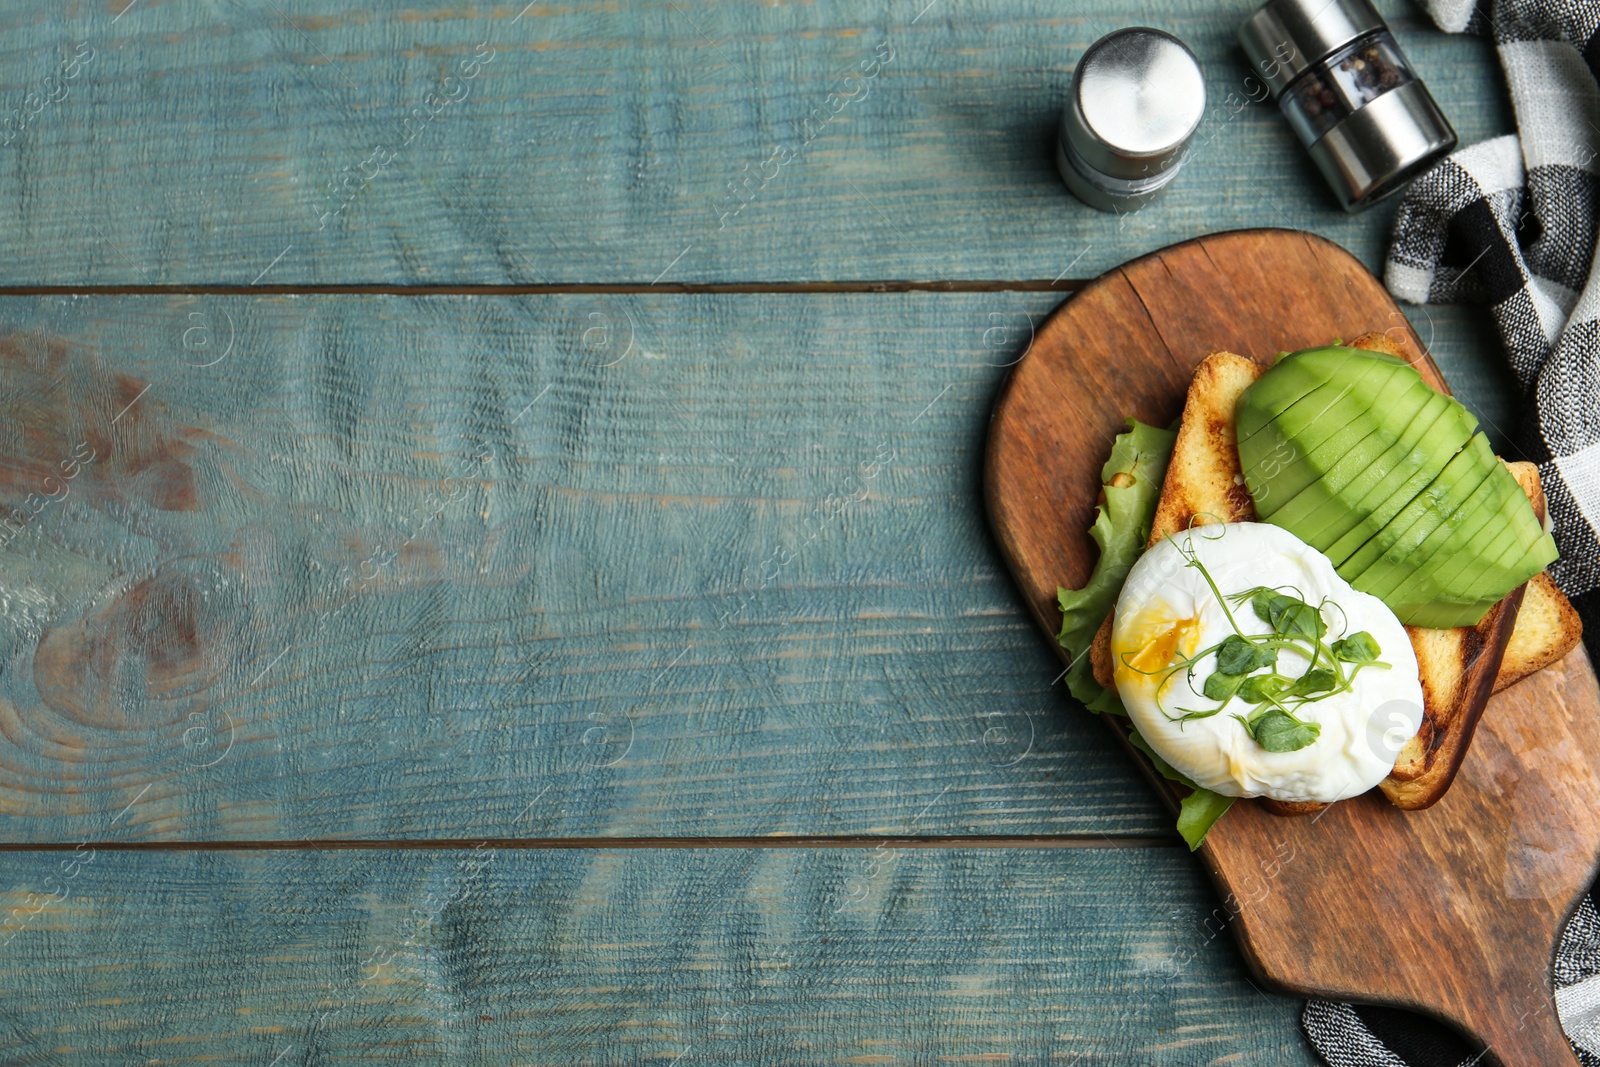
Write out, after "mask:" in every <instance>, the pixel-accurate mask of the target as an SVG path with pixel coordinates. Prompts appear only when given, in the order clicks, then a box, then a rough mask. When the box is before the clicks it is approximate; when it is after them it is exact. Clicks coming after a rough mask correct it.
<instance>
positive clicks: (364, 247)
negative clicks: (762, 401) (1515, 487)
mask: <svg viewBox="0 0 1600 1067" xmlns="http://www.w3.org/2000/svg"><path fill="white" fill-rule="evenodd" d="M1380 6H1381V7H1382V8H1383V9H1384V10H1385V12H1386V13H1387V14H1388V15H1389V16H1390V17H1391V18H1392V21H1393V24H1394V26H1395V29H1396V32H1397V33H1398V34H1399V36H1400V38H1401V40H1402V42H1403V44H1404V46H1405V47H1406V49H1407V50H1408V52H1409V53H1410V55H1411V56H1412V58H1413V59H1414V60H1415V62H1416V64H1417V66H1418V68H1419V70H1420V71H1421V72H1422V74H1423V75H1424V76H1425V77H1426V79H1427V81H1428V83H1429V85H1430V86H1431V88H1432V89H1433V91H1434V93H1435V95H1436V96H1437V97H1438V98H1439V100H1440V101H1441V103H1442V104H1443V106H1444V108H1445V110H1446V111H1447V112H1448V114H1449V115H1450V117H1451V118H1452V120H1453V121H1454V122H1455V124H1456V127H1457V129H1458V130H1459V131H1460V133H1461V135H1462V137H1463V141H1464V142H1471V141H1474V140H1477V139H1480V138H1482V137H1485V136H1490V135H1493V134H1497V133H1502V132H1507V131H1508V130H1509V129H1510V128H1511V127H1510V119H1509V112H1508V108H1507V107H1506V104H1505V101H1504V99H1503V96H1504V93H1503V88H1502V79H1501V75H1500V72H1499V70H1498V68H1497V66H1496V64H1495V62H1494V58H1493V55H1492V52H1491V51H1490V49H1489V48H1488V47H1487V46H1486V45H1485V44H1483V43H1482V42H1480V41H1476V40H1463V39H1461V38H1459V37H1448V36H1446V35H1444V34H1441V33H1439V32H1437V31H1436V30H1434V29H1433V28H1432V26H1431V24H1429V23H1428V22H1427V21H1426V19H1425V18H1424V17H1422V16H1421V15H1420V13H1419V11H1418V10H1417V9H1416V8H1414V7H1413V6H1411V5H1409V4H1402V3H1400V2H1399V0H1388V2H1385V3H1383V4H1381V5H1380ZM1248 7H1249V5H1248V4H1245V3H1237V4H1224V5H1218V4H1216V3H1213V2H1211V0H1165V2H1163V3H1162V4H1160V5H1159V6H1158V7H1157V8H1150V7H1145V8H1141V9H1139V10H1138V11H1137V12H1135V11H1134V10H1133V9H1130V8H1128V7H1127V6H1126V5H1123V4H1118V3H1115V2H1113V0H1089V2H1087V3H1083V4H1078V5H1074V6H1073V7H1072V9H1071V10H1070V11H1069V10H1066V9H1063V8H1062V7H1061V5H1060V4H1058V3H1053V2H1051V0H993V2H988V3H983V4H974V3H968V2H965V0H934V2H933V3H932V4H929V3H928V2H927V0H872V2H845V0H836V2H819V3H808V4H799V5H777V6H774V5H770V4H766V3H761V4H757V3H741V4H726V3H722V4H718V3H706V2H704V0H682V2H680V0H647V2H641V3H629V4H620V5H619V4H611V3H596V2H580V3H575V4H568V5H546V4H534V5H531V6H528V7H527V8H524V7H523V4H522V2H521V0H514V2H512V3H509V4H495V5H485V6H481V7H480V6H477V5H465V6H463V5H459V4H446V3H443V2H442V0H425V2H423V3H421V4H419V5H413V6H411V7H409V8H407V9H405V10H404V11H392V12H385V11H384V10H382V9H373V8H372V7H371V5H368V4H362V3H356V2H353V0H346V2H342V3H336V4H332V5H330V4H327V3H322V2H316V0H241V2H237V3H229V4H213V5H203V4H196V3H193V2H188V3H160V2H155V0H145V2H143V3H139V2H138V0H135V2H134V3H125V2H123V0H115V2H112V3H106V2H103V0H68V2H66V3H62V4H48V5H41V4H36V3H29V2H25V0H10V2H7V3H5V4H3V5H0V99H3V100H4V101H5V108H6V109H7V110H8V111H12V112H14V113H15V114H14V118H13V119H12V121H11V124H10V125H8V126H6V127H5V128H4V129H0V158H3V159H4V165H0V202H3V203H5V204H7V205H9V206H10V207H9V210H8V211H7V213H6V219H7V221H6V222H5V224H4V225H3V227H0V284H47V283H48V284H61V283H95V284H105V283H120V284H136V285H137V284H154V283H201V284H216V283H225V282H232V283H236V284H241V285H242V284H247V283H250V282H252V280H259V281H262V282H264V283H288V284H310V283H343V282H374V283H449V282H457V283H467V282H474V283H501V282H518V283H539V282H571V281H627V282H648V281H650V280H651V279H655V278H657V277H662V278H664V279H665V280H667V281H680V282H682V281H715V280H723V281H751V280H818V279H881V278H922V279H928V278H967V279H994V278H1055V277H1057V276H1060V275H1066V276H1069V277H1091V276H1093V275H1095V274H1097V273H1099V272H1100V271H1102V270H1104V269H1106V268H1108V267H1110V266H1112V265H1114V264H1116V263H1118V262H1121V261H1123V260H1126V259H1128V258H1131V257H1133V256H1135V255H1138V254H1141V253H1143V252H1146V251H1149V250H1151V249H1153V248H1156V247H1158V246H1161V245H1164V244H1168V243H1171V242H1173V241H1176V240H1180V239H1183V238H1187V237H1191V236H1194V235H1196V234H1199V233H1205V232H1210V231H1213V230H1218V229H1227V228H1234V227H1240V226H1253V225H1284V226H1299V227H1305V228H1310V229H1314V230H1316V231H1318V232H1320V233H1322V234H1324V235H1325V236H1328V237H1331V238H1333V239H1334V240H1337V241H1339V242H1340V243H1342V244H1345V245H1347V246H1349V247H1351V248H1352V249H1353V250H1354V251H1355V252H1356V253H1357V254H1358V255H1359V256H1360V257H1361V258H1362V259H1363V260H1364V261H1366V262H1367V263H1368V264H1369V265H1372V264H1375V263H1376V262H1377V260H1378V257H1379V256H1380V255H1381V251H1382V248H1383V247H1384V245H1385V243H1386V240H1387V233H1388V228H1389V227H1388V220H1389V218H1390V216H1391V214H1392V210H1393V208H1392V205H1391V206H1388V207H1380V208H1379V209H1376V210H1374V211H1371V212H1369V213H1367V214H1365V215H1361V216H1357V217H1353V218H1352V217H1347V216H1345V215H1344V214H1343V213H1341V212H1340V211H1339V210H1338V209H1337V208H1336V207H1335V206H1334V205H1333V203H1332V200H1331V197H1330V195H1329V194H1328V193H1327V191H1326V190H1325V189H1324V188H1323V187H1322V184H1321V181H1320V179H1318V177H1317V176H1316V174H1315V172H1314V170H1313V169H1312V167H1311V166H1310V164H1309V163H1308V161H1307V160H1306V158H1305V156H1304V154H1303V153H1302V152H1301V150H1300V149H1299V147H1298V146H1297V144H1296V143H1295V141H1294V139H1293V137H1292V136H1291V134H1290V132H1289V129H1288V127H1287V126H1286V125H1285V123H1284V122H1283V121H1282V119H1281V118H1280V117H1279V116H1278V114H1277V113H1276V110H1275V109H1273V108H1272V107H1271V106H1270V105H1249V106H1243V101H1244V95H1243V92H1244V88H1245V87H1244V86H1243V84H1242V83H1243V79H1244V78H1245V77H1246V75H1247V73H1248V72H1247V70H1246V68H1245V65H1244V61H1243V59H1242V57H1241V56H1240V54H1239V52H1238V50H1237V48H1236V46H1235V44H1234V40H1233V33H1234V30H1235V28H1236V26H1237V24H1238V22H1239V20H1240V19H1241V18H1242V17H1243V16H1244V15H1245V14H1246V13H1247V10H1248ZM1132 21H1145V22H1148V23H1150V24H1152V25H1157V26H1160V27H1162V28H1165V29H1168V30H1171V31H1173V32H1175V33H1177V34H1178V35H1179V36H1181V37H1182V38H1184V39H1185V40H1186V41H1188V42H1189V43H1190V44H1191V45H1192V46H1193V47H1194V49H1195V51H1196V52H1197V54H1198V55H1199V56H1200V58H1201V60H1202V62H1203V63H1204V64H1205V67H1206V72H1207V89H1208V93H1209V94H1210V99H1211V101H1212V103H1213V105H1214V110H1213V111H1212V113H1211V116H1210V118H1208V120H1207V126H1206V127H1205V128H1204V129H1203V130H1202V132H1201V133H1200V135H1199V139H1200V141H1201V147H1200V148H1199V150H1198V152H1197V154H1196V156H1195V157H1194V159H1193V160H1192V162H1190V163H1189V164H1188V168H1189V169H1188V170H1187V171H1186V172H1185V173H1184V174H1183V175H1182V176H1181V178H1180V179H1179V180H1178V182H1177V183H1176V184H1175V186H1174V187H1173V189H1172V190H1171V192H1170V194H1169V195H1168V196H1167V197H1166V199H1165V200H1163V201H1161V202H1159V203H1158V205H1156V206H1154V207H1151V208H1150V209H1148V210H1146V211H1143V212H1140V213H1137V214H1135V215H1129V216H1122V217H1117V216H1114V215H1104V214H1100V213H1098V212H1094V211H1091V210H1089V209H1087V208H1084V207H1083V206H1081V205H1079V204H1078V203H1077V202H1076V201H1075V200H1072V199H1071V197H1070V196H1069V195H1068V194H1067V193H1066V191H1065V190H1064V188H1063V187H1062V185H1061V182H1060V180H1059V178H1058V177H1057V176H1056V174H1055V172H1054V169H1053V164H1052V162H1051V151H1052V144H1053V137H1054V119H1055V115H1056V113H1057V111H1058V110H1059V107H1060V104H1061V101H1062V99H1063V95H1064V93H1065V91H1066V87H1067V85H1068V81H1069V77H1070V72H1071V69H1072V67H1073V65H1074V64H1075V63H1076V62H1077V59H1078V57H1079V56H1080V55H1081V54H1082V52H1083V50H1084V48H1085V47H1087V45H1088V44H1089V43H1090V42H1091V41H1092V40H1094V39H1095V38H1096V37H1098V36H1099V35H1101V34H1102V33H1105V32H1107V31H1108V30H1111V29H1113V28H1116V27H1118V26H1122V25H1126V24H1128V23H1129V22H1132ZM852 76H854V79H855V80H850V81H847V80H846V79H847V78H850V77H852ZM1230 93H1232V94H1234V95H1233V96H1231V97H1230V95H1229V94H1230ZM1241 108H1242V110H1241Z"/></svg>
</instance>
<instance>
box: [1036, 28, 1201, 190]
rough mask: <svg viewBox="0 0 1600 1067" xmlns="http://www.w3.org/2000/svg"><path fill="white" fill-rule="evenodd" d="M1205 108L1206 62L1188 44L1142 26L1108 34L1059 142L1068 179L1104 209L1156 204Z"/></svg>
mask: <svg viewBox="0 0 1600 1067" xmlns="http://www.w3.org/2000/svg"><path fill="white" fill-rule="evenodd" d="M1205 108H1206V87H1205V78H1204V76H1203V74H1202V72H1201V70H1200V62H1199V60H1197V59H1195V57H1194V53H1193V52H1191V51H1189V48H1188V47H1187V46H1186V45H1185V44H1184V43H1183V42H1182V41H1180V40H1178V39H1177V38H1176V37H1174V36H1172V35H1171V34H1169V33H1164V32H1162V31H1161V30H1155V29H1150V28H1148V27H1142V26H1136V27H1131V28H1129V29H1124V30H1118V31H1116V32H1114V33H1109V34H1107V35H1106V36H1104V37H1102V38H1100V40H1098V41H1096V42H1095V43H1094V44H1092V45H1090V46H1089V49H1088V51H1086V52H1085V53H1084V55H1083V59H1082V60H1080V61H1079V63H1078V67H1077V69H1076V70H1075V71H1074V72H1073V77H1072V93H1071V98H1070V99H1069V100H1068V101H1067V104H1066V107H1064V108H1063V109H1062V113H1061V127H1060V131H1059V136H1058V137H1057V143H1056V157H1057V167H1058V169H1059V170H1060V171H1061V177H1062V180H1063V181H1065V182H1066V183H1067V186H1068V187H1069V188H1071V189H1072V190H1073V192H1074V193H1076V194H1077V195H1078V196H1079V197H1080V198H1081V199H1083V200H1085V202H1087V203H1089V204H1090V205H1091V206H1093V207H1098V208H1101V209H1102V210H1118V209H1123V208H1127V207H1133V206H1138V205H1139V204H1142V203H1144V202H1145V201H1148V200H1149V199H1150V197H1151V196H1153V195H1154V193H1155V191H1156V190H1158V189H1160V188H1161V187H1162V186H1164V185H1165V184H1166V183H1167V182H1169V181H1171V180H1172V178H1173V177H1174V176H1175V175H1176V174H1177V171H1178V168H1179V166H1181V165H1182V162H1183V157H1184V153H1185V152H1186V151H1187V149H1188V145H1189V138H1190V137H1191V136H1192V135H1193V133H1194V131H1195V129H1196V128H1197V127H1198V126H1199V125H1200V120H1201V118H1202V117H1203V116H1204V115H1205ZM1086 189H1087V190H1088V192H1087V193H1086V192H1085V191H1084V190H1086Z"/></svg>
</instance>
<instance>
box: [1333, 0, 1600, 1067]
mask: <svg viewBox="0 0 1600 1067" xmlns="http://www.w3.org/2000/svg"><path fill="white" fill-rule="evenodd" d="M1424 6H1425V7H1426V8H1427V9H1428V13H1429V14H1430V15H1432V16H1433V20H1434V21H1435V22H1436V23H1438V25H1439V28H1440V29H1442V30H1445V31H1446V32H1450V33H1461V32H1469V33H1482V34H1487V35H1489V36H1492V37H1493V39H1494V41H1495V44H1496V48H1497V50H1498V52H1499V55H1500V63H1501V66H1502V68H1503V69H1504V71H1505V75H1506V81H1507V83H1508V85H1509V87H1510V90H1511V102H1512V106H1513V108H1514V109H1515V112H1516V118H1517V130H1518V133H1517V134H1516V135H1513V136H1509V137H1498V138H1495V139H1493V140H1489V141H1484V142H1481V143H1479V144H1475V145H1472V146H1471V147H1468V148H1465V149H1462V150H1460V151H1458V152H1456V153H1455V154H1454V155H1452V156H1451V157H1450V158H1449V159H1447V160H1445V161H1444V162H1442V163H1440V164H1438V165H1437V166H1435V167H1434V168H1433V169H1432V170H1431V171H1429V172H1428V173H1426V174H1424V175H1423V176H1422V177H1421V178H1420V179H1418V180H1417V182H1416V184H1414V185H1413V186H1412V187H1411V189H1410V190H1409V191H1408V192H1407V193H1406V197H1405V200H1404V201H1403V202H1402V204H1401V206H1400V211H1399V214H1398V216H1397V217H1396V220H1395V232H1394V244H1393V247H1392V248H1391V249H1390V252H1389V260H1388V263H1387V265H1386V269H1385V281H1386V282H1387V283H1388V286H1389V289H1390V290H1391V291H1392V292H1393V293H1394V294H1395V295H1396V296H1397V297H1400V298H1401V299H1403V300H1408V301H1411V302H1413V303H1419V304H1420V303H1447V302H1451V303H1478V304H1482V305H1485V306H1487V307H1488V308H1489V310H1490V312H1491V314H1492V315H1493V317H1494V320H1495V324H1496V326H1497V327H1498V329H1499V332H1500V338H1501V340H1502V341H1503V342H1504V343H1505V349H1506V353H1507V356H1508V357H1509V359H1510V363H1511V369H1512V371H1513V373H1514V374H1515V375H1516V378H1517V381H1518V383H1519V384H1520V386H1521V388H1522V391H1523V394H1524V396H1525V398H1526V400H1527V403H1528V411H1527V413H1526V417H1525V418H1524V419H1523V428H1524V434H1523V437H1522V440H1520V441H1519V442H1518V444H1519V447H1520V448H1521V449H1522V451H1523V454H1524V458H1527V459H1530V460H1533V461H1535V462H1537V463H1538V464H1539V474H1540V477H1541V478H1542V479H1543V481H1544V490H1545V494H1546V496H1547V498H1548V499H1549V505H1550V517H1551V521H1552V522H1553V524H1554V530H1555V537H1556V544H1557V546H1558V547H1559V548H1560V549H1561V559H1560V560H1559V561H1558V562H1557V563H1555V564H1554V565H1553V566H1552V567H1551V570H1550V573H1551V575H1552V576H1553V577H1554V578H1555V580H1556V581H1557V583H1559V584H1560V586H1561V588H1562V589H1563V590H1564V591H1565V592H1566V593H1567V595H1568V596H1569V597H1571V598H1572V600H1573V603H1574V604H1575V605H1577V607H1578V610H1579V613H1580V614H1582V615H1583V618H1584V631H1585V641H1586V643H1587V645H1588V648H1589V652H1590V656H1591V658H1593V659H1594V660H1595V661H1596V662H1600V271H1591V267H1592V266H1593V265H1594V263H1595V258H1596V257H1595V240H1596V223H1597V214H1600V163H1597V161H1596V160H1597V156H1600V83H1597V79H1600V0H1476V2H1475V0H1425V2H1424ZM1597 898H1600V886H1597V887H1596V888H1594V889H1591V890H1590V896H1589V897H1587V898H1586V899H1585V900H1584V901H1583V904H1582V906H1581V907H1580V909H1579V911H1578V914H1577V915H1576V916H1574V918H1573V920H1572V922H1571V923H1570V924H1569V925H1568V927H1567V930H1566V933H1565V935H1564V936H1563V938H1562V942H1561V945H1560V947H1559V949H1558V950H1557V953H1556V973H1555V985H1556V988H1557V993H1556V1007H1557V1011H1558V1013H1559V1015H1560V1018H1561V1023H1562V1026H1563V1027H1564V1028H1565V1029H1566V1031H1567V1035H1568V1037H1570V1038H1571V1039H1572V1041H1573V1045H1574V1047H1575V1048H1576V1049H1577V1051H1578V1056H1579V1059H1581V1060H1582V1061H1583V1063H1584V1064H1586V1065H1589V1067H1600V911H1597V909H1596V900H1597ZM1301 1024H1302V1026H1303V1027H1304V1029H1305V1032H1306V1036H1307V1037H1308V1038H1310V1040H1311V1044H1312V1045H1313V1046H1314V1047H1315V1048H1316V1049H1317V1051H1318V1052H1319V1053H1320V1054H1321V1055H1322V1057H1323V1059H1325V1060H1326V1061H1327V1062H1328V1063H1329V1064H1330V1065H1331V1067H1466V1065H1468V1064H1474V1063H1476V1062H1478V1060H1477V1057H1476V1056H1475V1054H1474V1051H1473V1049H1472V1047H1471V1046H1470V1045H1468V1044H1467V1043H1466V1042H1465V1041H1464V1040H1462V1039H1461V1038H1460V1037H1459V1036H1457V1035H1456V1034H1454V1033H1452V1032H1450V1031H1448V1030H1446V1029H1444V1028H1443V1027H1440V1026H1438V1025H1436V1024H1434V1023H1431V1022H1429V1021H1427V1020H1424V1019H1422V1018H1421V1017H1419V1016H1416V1015H1412V1014H1409V1013H1407V1012H1401V1011H1394V1010H1389V1009H1382V1008H1370V1007H1363V1006H1360V1005H1354V1006H1353V1005H1349V1004H1334V1003H1328V1002H1325V1001H1311V1002H1310V1003H1308V1004H1307V1005H1306V1009H1305V1012H1304V1014H1303V1015H1302V1016H1301Z"/></svg>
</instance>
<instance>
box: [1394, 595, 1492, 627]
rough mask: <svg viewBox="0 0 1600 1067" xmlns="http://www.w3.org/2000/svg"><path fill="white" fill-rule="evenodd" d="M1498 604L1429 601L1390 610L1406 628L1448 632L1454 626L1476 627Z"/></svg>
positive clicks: (1489, 601) (1487, 602) (1488, 601)
mask: <svg viewBox="0 0 1600 1067" xmlns="http://www.w3.org/2000/svg"><path fill="white" fill-rule="evenodd" d="M1498 603H1500V601H1499V600H1498V599H1497V600H1475V601H1473V602H1471V603H1470V604H1462V603H1457V602H1456V601H1453V600H1429V601H1425V602H1423V603H1420V604H1401V605H1400V606H1398V607H1395V608H1393V609H1392V610H1393V611H1394V613H1395V617H1396V618H1398V619H1399V620H1400V621H1401V622H1403V623H1405V624H1406V625H1407V626H1424V627H1427V628H1428V629H1430V630H1449V629H1452V628H1454V627H1456V626H1476V625H1478V623H1480V622H1482V621H1483V617H1484V616H1485V615H1487V614H1488V613H1489V609H1490V608H1492V607H1494V606H1495V605H1496V604H1498Z"/></svg>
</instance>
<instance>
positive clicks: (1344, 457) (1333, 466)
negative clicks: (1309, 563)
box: [1271, 377, 1446, 549]
mask: <svg viewBox="0 0 1600 1067" xmlns="http://www.w3.org/2000/svg"><path fill="white" fill-rule="evenodd" d="M1435 401H1437V403H1435ZM1445 407H1446V405H1445V403H1444V398H1443V397H1441V396H1440V395H1439V394H1438V393H1436V392H1434V391H1433V389H1431V388H1430V387H1429V386H1428V383H1427V382H1424V381H1423V380H1422V379H1421V378H1420V377H1419V378H1417V379H1416V380H1415V381H1414V382H1413V383H1412V384H1411V385H1410V386H1408V387H1406V388H1405V389H1404V391H1403V392H1402V393H1401V394H1400V396H1399V397H1397V398H1396V399H1395V400H1394V401H1393V402H1392V404H1390V405H1389V406H1388V409H1387V411H1386V412H1385V415H1386V416H1387V417H1386V418H1383V419H1364V420H1361V421H1362V422H1363V423H1364V424H1366V425H1368V426H1369V427H1370V431H1369V432H1368V433H1367V434H1366V436H1364V437H1363V438H1361V440H1360V441H1357V442H1355V443H1354V444H1351V445H1349V446H1348V447H1346V446H1345V444H1344V442H1342V441H1338V440H1336V439H1330V440H1329V441H1327V442H1324V443H1323V445H1322V446H1321V447H1319V448H1318V450H1317V454H1315V455H1313V457H1312V464H1313V466H1316V467H1318V468H1320V469H1321V470H1323V471H1324V473H1323V475H1322V477H1320V478H1318V479H1317V480H1315V481H1313V482H1312V483H1311V484H1310V485H1308V486H1306V487H1305V488H1304V489H1302V490H1301V491H1300V492H1298V493H1296V494H1295V495H1294V496H1293V497H1292V498H1290V500H1289V501H1288V502H1287V503H1285V504H1284V505H1283V506H1282V507H1279V508H1277V509H1276V510H1274V511H1272V512H1271V517H1272V521H1273V522H1274V523H1276V524H1277V525H1279V526H1282V527H1283V528H1284V529H1286V530H1288V531H1289V532H1291V533H1293V534H1295V535H1296V536H1297V537H1299V538H1300V539H1301V540H1302V541H1304V542H1305V543H1306V544H1308V545H1311V546H1313V547H1315V548H1318V549H1326V548H1327V547H1328V546H1329V545H1331V544H1332V543H1333V542H1334V541H1335V540H1336V539H1337V538H1338V537H1340V536H1341V535H1343V534H1344V533H1345V531H1346V530H1348V529H1349V527H1350V526H1352V525H1354V524H1355V522H1356V521H1357V519H1358V518H1359V516H1357V515H1356V514H1354V512H1353V509H1352V508H1351V505H1350V500H1351V499H1352V498H1358V488H1357V487H1358V486H1359V484H1360V483H1361V482H1362V480H1363V478H1364V476H1365V480H1366V483H1367V485H1368V487H1369V488H1370V486H1371V485H1372V484H1375V483H1376V482H1377V480H1378V478H1379V476H1380V474H1381V470H1375V469H1377V468H1382V467H1383V466H1384V465H1385V463H1386V461H1388V460H1389V457H1391V456H1393V457H1395V458H1396V459H1398V458H1399V457H1403V456H1404V455H1405V454H1406V453H1408V452H1409V451H1411V446H1410V445H1409V444H1408V445H1407V446H1406V447H1405V449H1404V450H1403V451H1396V450H1397V448H1398V446H1399V445H1400V444H1401V442H1402V441H1405V440H1406V439H1407V438H1408V437H1410V436H1411V435H1412V434H1413V433H1415V435H1416V436H1417V437H1419V438H1420V436H1421V434H1422V433H1423V431H1424V430H1426V429H1427V426H1428V425H1429V424H1430V422H1431V420H1432V419H1434V418H1437V417H1438V415H1439V414H1440V413H1442V412H1443V411H1444V410H1445ZM1419 423H1421V425H1420V427H1419V426H1418V424H1419ZM1337 436H1338V435H1336V438H1337Z"/></svg>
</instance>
